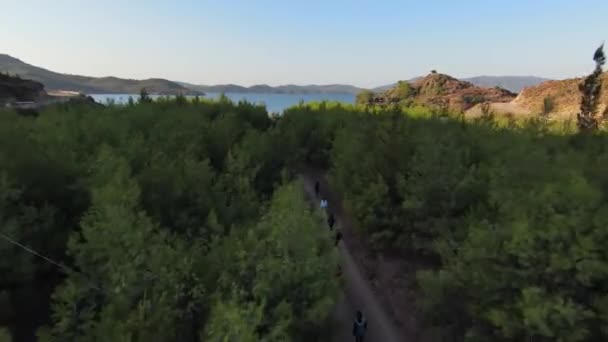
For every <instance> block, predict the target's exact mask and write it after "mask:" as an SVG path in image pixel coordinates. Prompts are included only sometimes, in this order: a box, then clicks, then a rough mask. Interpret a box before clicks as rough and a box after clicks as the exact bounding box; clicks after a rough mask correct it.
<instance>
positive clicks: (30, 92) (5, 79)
mask: <svg viewBox="0 0 608 342" xmlns="http://www.w3.org/2000/svg"><path fill="white" fill-rule="evenodd" d="M44 95H46V92H45V91H44V85H42V83H39V82H35V81H31V80H24V79H22V78H20V77H15V76H9V75H6V74H3V73H0V103H5V102H12V101H35V100H36V99H38V98H39V97H41V96H44Z"/></svg>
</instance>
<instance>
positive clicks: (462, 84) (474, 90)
mask: <svg viewBox="0 0 608 342" xmlns="http://www.w3.org/2000/svg"><path fill="white" fill-rule="evenodd" d="M515 96H516V94H514V93H512V92H510V91H508V90H506V89H502V88H498V87H495V88H482V87H477V86H475V85H474V84H472V83H469V82H466V81H461V80H458V79H456V78H454V77H451V76H449V75H445V74H440V73H436V72H432V73H430V74H429V75H427V76H426V77H423V78H420V79H417V80H416V81H414V82H412V83H407V82H399V83H398V84H397V85H396V86H395V87H393V88H391V89H389V90H387V91H386V92H384V93H383V94H381V95H376V97H375V98H378V97H380V98H384V99H385V101H382V102H383V103H393V102H406V103H412V104H421V105H426V106H433V107H442V108H448V109H450V110H455V111H465V110H467V109H469V108H471V107H473V106H475V105H476V104H479V103H486V102H510V101H511V100H513V99H514V98H515ZM375 102H376V103H378V101H375Z"/></svg>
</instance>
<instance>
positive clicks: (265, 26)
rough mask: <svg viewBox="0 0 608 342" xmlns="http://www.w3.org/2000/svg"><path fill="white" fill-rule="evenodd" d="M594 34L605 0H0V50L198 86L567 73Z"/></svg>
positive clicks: (607, 25)
mask: <svg viewBox="0 0 608 342" xmlns="http://www.w3.org/2000/svg"><path fill="white" fill-rule="evenodd" d="M604 39H606V40H608V1H606V0H601V1H600V0H596V1H591V0H569V1H567V0H504V1H493V0H463V1H457V0H443V1H442V0H417V1H408V0H395V1H389V0H375V1H373V0H369V1H368V0H348V1H347V0H305V1H295V0H215V1H211V0H199V1H194V0H192V1H179V0H175V1H157V0H146V1H141V0H130V1H116V0H103V1H101V0H98V1H93V0H55V1H48V0H40V1H34V0H14V1H13V0H0V53H8V54H10V55H12V56H14V57H17V58H20V59H22V60H24V61H26V62H28V63H30V64H34V65H38V66H42V67H45V68H47V69H51V70H53V71H58V72H65V73H72V74H82V75H90V76H109V75H112V76H119V77H128V78H149V77H162V78H168V79H171V80H179V81H186V82H193V83H199V84H217V83H236V84H244V85H252V84H259V83H266V84H271V85H277V84H286V83H295V84H311V83H316V84H327V83H347V84H354V85H358V86H365V87H367V86H376V85H382V84H386V83H392V82H394V81H396V80H398V79H408V78H411V77H414V76H419V75H424V74H426V73H428V72H429V71H430V70H431V69H437V70H438V71H439V72H443V73H447V74H451V75H454V76H457V77H467V76H476V75H538V76H545V77H551V78H566V77H572V76H579V75H581V74H583V73H585V72H588V71H590V70H591V69H592V67H593V62H592V60H591V56H592V55H593V50H594V49H595V48H596V47H597V46H598V45H599V43H601V42H602V41H603V40H604Z"/></svg>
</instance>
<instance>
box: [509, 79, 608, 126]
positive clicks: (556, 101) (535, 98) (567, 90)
mask: <svg viewBox="0 0 608 342" xmlns="http://www.w3.org/2000/svg"><path fill="white" fill-rule="evenodd" d="M583 80H584V78H582V77H581V78H571V79H567V80H561V81H547V82H544V83H541V84H539V85H537V86H535V87H528V88H524V90H523V91H522V92H521V93H520V94H519V95H518V96H517V98H516V99H515V100H514V101H513V103H514V104H516V105H518V106H520V107H522V108H525V109H526V110H528V111H530V112H531V113H537V114H538V113H542V112H543V108H544V106H545V105H544V103H545V102H546V100H545V99H549V100H548V101H549V102H552V107H553V108H549V109H551V110H549V111H548V114H549V115H550V116H554V117H576V113H578V112H579V107H580V103H581V93H580V91H579V89H578V86H579V84H581V83H582V82H583ZM600 103H601V104H600V107H599V110H600V112H601V111H603V110H604V108H606V105H608V72H605V73H603V74H602V92H601V100H600Z"/></svg>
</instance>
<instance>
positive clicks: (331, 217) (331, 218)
mask: <svg viewBox="0 0 608 342" xmlns="http://www.w3.org/2000/svg"><path fill="white" fill-rule="evenodd" d="M334 224H336V219H335V218H334V214H331V213H330V214H329V217H328V218H327V225H329V230H334Z"/></svg>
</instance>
